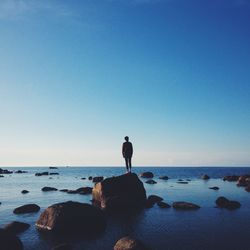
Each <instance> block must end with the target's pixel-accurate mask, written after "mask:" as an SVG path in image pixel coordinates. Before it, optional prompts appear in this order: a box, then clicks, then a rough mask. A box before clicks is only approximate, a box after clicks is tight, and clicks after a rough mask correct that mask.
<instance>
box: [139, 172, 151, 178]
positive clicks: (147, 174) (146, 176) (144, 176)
mask: <svg viewBox="0 0 250 250" xmlns="http://www.w3.org/2000/svg"><path fill="white" fill-rule="evenodd" d="M140 177H142V178H154V174H153V173H152V172H144V173H141V174H140Z"/></svg>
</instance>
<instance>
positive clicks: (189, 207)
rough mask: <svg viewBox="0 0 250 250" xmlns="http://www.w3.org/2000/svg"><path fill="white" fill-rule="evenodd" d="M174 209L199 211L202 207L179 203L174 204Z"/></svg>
mask: <svg viewBox="0 0 250 250" xmlns="http://www.w3.org/2000/svg"><path fill="white" fill-rule="evenodd" d="M173 208H175V209H180V210H193V209H199V208H200V206H198V205H196V204H194V203H191V202H185V201H178V202H174V203H173Z"/></svg>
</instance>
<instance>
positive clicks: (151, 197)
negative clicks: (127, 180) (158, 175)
mask: <svg viewBox="0 0 250 250" xmlns="http://www.w3.org/2000/svg"><path fill="white" fill-rule="evenodd" d="M148 201H150V202H153V203H157V202H160V201H163V198H161V197H160V196H158V195H149V196H148Z"/></svg>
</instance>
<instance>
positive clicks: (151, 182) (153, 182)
mask: <svg viewBox="0 0 250 250" xmlns="http://www.w3.org/2000/svg"><path fill="white" fill-rule="evenodd" d="M146 183H147V184H156V183H157V182H156V181H154V180H147V181H146Z"/></svg>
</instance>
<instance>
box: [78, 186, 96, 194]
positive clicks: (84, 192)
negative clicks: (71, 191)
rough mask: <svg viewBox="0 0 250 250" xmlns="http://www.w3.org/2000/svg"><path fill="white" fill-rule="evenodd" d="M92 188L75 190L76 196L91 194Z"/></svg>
mask: <svg viewBox="0 0 250 250" xmlns="http://www.w3.org/2000/svg"><path fill="white" fill-rule="evenodd" d="M92 190H93V188H92V187H82V188H78V189H76V191H77V193H78V194H92Z"/></svg>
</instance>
